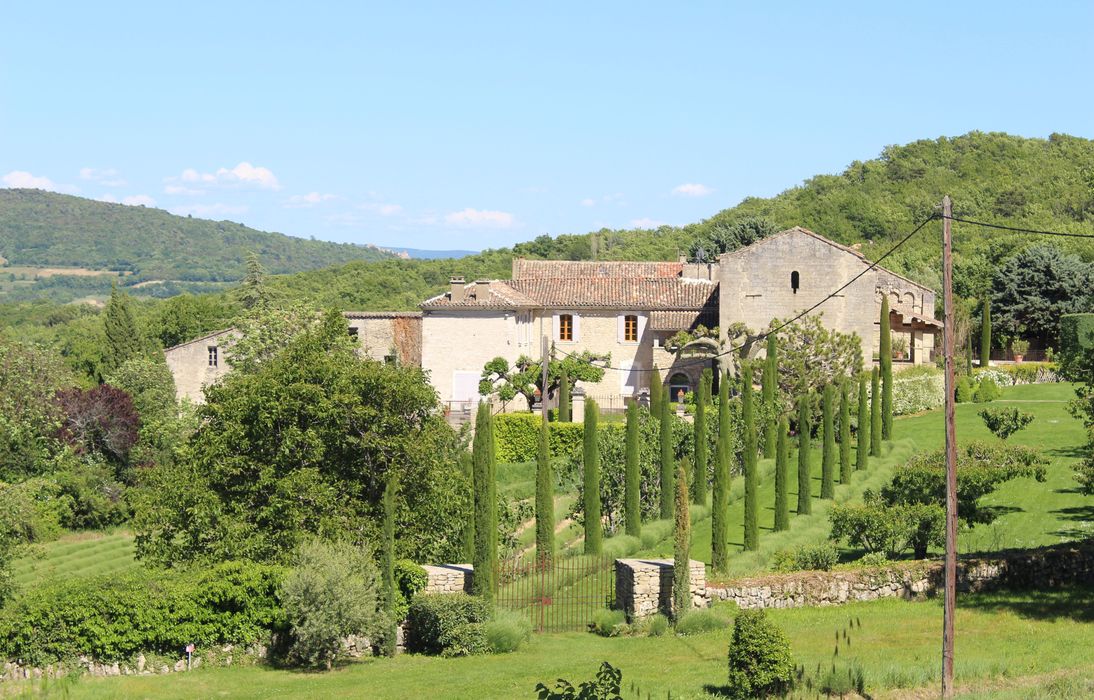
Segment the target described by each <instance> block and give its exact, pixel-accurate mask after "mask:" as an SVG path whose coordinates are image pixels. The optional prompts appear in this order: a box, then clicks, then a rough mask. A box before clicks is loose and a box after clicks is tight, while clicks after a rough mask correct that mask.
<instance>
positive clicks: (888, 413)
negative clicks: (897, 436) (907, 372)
mask: <svg viewBox="0 0 1094 700" xmlns="http://www.w3.org/2000/svg"><path fill="white" fill-rule="evenodd" d="M879 355H880V357H881V437H882V439H883V440H892V439H893V334H892V332H891V330H890V328H889V297H887V296H886V297H882V298H881V350H880V351H879Z"/></svg>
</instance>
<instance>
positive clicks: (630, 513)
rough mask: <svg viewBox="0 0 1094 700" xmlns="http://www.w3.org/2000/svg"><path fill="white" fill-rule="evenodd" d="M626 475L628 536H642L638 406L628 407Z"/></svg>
mask: <svg viewBox="0 0 1094 700" xmlns="http://www.w3.org/2000/svg"><path fill="white" fill-rule="evenodd" d="M626 452H627V454H626V473H625V478H624V489H625V492H624V494H623V496H624V515H625V520H626V525H627V534H628V535H630V536H632V537H639V536H641V535H642V492H641V491H642V487H641V484H640V481H639V465H638V404H637V403H633V402H632V403H631V404H629V405H628V406H627V445H626Z"/></svg>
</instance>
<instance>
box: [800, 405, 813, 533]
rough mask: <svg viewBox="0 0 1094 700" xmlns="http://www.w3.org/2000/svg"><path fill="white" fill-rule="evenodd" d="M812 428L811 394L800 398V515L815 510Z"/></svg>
mask: <svg viewBox="0 0 1094 700" xmlns="http://www.w3.org/2000/svg"><path fill="white" fill-rule="evenodd" d="M810 430H811V428H810V426H809V396H808V395H803V396H802V397H801V398H800V399H798V515H809V514H810V513H812V512H813V504H812V500H811V499H812V493H810V488H811V484H812V481H813V475H812V473H811V472H810V466H809V462H810V459H809V453H810V452H811V451H812V448H811V447H810V445H809V442H810V435H809V431H810Z"/></svg>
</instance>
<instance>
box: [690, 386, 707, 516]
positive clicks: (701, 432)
mask: <svg viewBox="0 0 1094 700" xmlns="http://www.w3.org/2000/svg"><path fill="white" fill-rule="evenodd" d="M695 398H696V401H695V422H694V423H693V424H692V427H693V428H694V429H695V430H694V432H695V450H694V452H695V473H694V474H693V475H692V477H691V502H692V503H698V504H699V505H703V504H704V503H706V502H707V461H708V457H707V403H708V402H709V401H710V370H709V369H705V370H703V378H702V379H700V380H699V394H698V395H697V396H696V397H695Z"/></svg>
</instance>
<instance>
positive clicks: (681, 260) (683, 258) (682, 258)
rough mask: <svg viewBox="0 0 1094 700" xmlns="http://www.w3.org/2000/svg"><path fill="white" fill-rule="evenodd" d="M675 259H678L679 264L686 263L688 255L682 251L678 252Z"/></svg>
mask: <svg viewBox="0 0 1094 700" xmlns="http://www.w3.org/2000/svg"><path fill="white" fill-rule="evenodd" d="M676 259H677V261H679V263H680V264H681V265H686V264H687V262H688V256H686V255H684V254H683V253H680V254H679V255H677V256H676Z"/></svg>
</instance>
